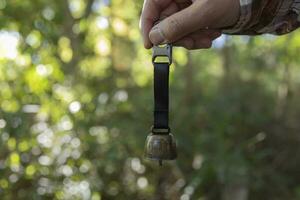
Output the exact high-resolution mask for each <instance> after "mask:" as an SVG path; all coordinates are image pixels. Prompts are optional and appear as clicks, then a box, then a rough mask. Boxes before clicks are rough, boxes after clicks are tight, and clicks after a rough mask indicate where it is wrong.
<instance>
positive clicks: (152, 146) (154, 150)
mask: <svg viewBox="0 0 300 200" xmlns="http://www.w3.org/2000/svg"><path fill="white" fill-rule="evenodd" d="M145 157H146V158H148V159H151V160H157V161H159V165H162V161H163V160H175V159H176V158H177V151H176V142H175V139H174V137H173V135H172V134H171V133H168V134H158V133H153V132H152V133H150V134H149V135H148V137H147V140H146V146H145Z"/></svg>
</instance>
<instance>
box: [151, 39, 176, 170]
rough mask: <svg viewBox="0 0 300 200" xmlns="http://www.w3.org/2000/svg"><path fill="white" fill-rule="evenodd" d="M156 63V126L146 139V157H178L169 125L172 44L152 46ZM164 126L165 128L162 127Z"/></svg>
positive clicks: (162, 158)
mask: <svg viewBox="0 0 300 200" xmlns="http://www.w3.org/2000/svg"><path fill="white" fill-rule="evenodd" d="M152 50H153V52H152V63H153V65H154V101H155V104H154V126H153V127H152V129H151V133H150V134H149V135H148V137H147V139H146V145H145V157H146V158H147V159H150V160H156V161H158V162H159V165H162V161H163V160H174V159H176V158H177V150H176V141H175V138H174V136H173V135H172V134H171V132H170V128H169V125H168V122H169V121H168V120H169V119H168V115H169V67H170V65H171V64H172V45H169V44H167V45H161V46H154V47H153V48H152ZM161 127H163V128H161Z"/></svg>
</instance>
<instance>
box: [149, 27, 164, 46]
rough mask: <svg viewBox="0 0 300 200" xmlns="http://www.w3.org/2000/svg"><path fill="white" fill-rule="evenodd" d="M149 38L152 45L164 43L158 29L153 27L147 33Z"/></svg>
mask: <svg viewBox="0 0 300 200" xmlns="http://www.w3.org/2000/svg"><path fill="white" fill-rule="evenodd" d="M149 38H150V40H151V42H152V43H153V44H154V45H159V44H162V43H165V42H166V41H165V39H164V37H163V34H162V33H161V31H160V29H159V28H158V27H153V29H152V30H151V31H150V33H149Z"/></svg>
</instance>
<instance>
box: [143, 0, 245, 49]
mask: <svg viewBox="0 0 300 200" xmlns="http://www.w3.org/2000/svg"><path fill="white" fill-rule="evenodd" d="M239 14H240V3H239V0H193V1H190V0H145V2H144V7H143V11H142V15H141V21H140V27H141V31H142V35H143V40H144V46H145V48H147V49H149V48H151V47H152V45H159V44H166V43H172V44H174V45H175V46H182V47H185V48H187V49H201V48H209V47H210V46H211V44H212V41H213V40H214V39H216V38H217V37H219V36H220V35H221V33H220V30H219V29H221V28H224V27H228V26H232V25H234V24H235V23H236V22H237V20H238V18H239ZM157 21H160V22H159V23H158V24H156V25H155V22H157Z"/></svg>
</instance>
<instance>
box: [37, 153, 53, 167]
mask: <svg viewBox="0 0 300 200" xmlns="http://www.w3.org/2000/svg"><path fill="white" fill-rule="evenodd" d="M38 160H39V163H40V164H41V165H45V166H48V165H51V163H52V161H51V159H50V157H49V156H45V155H43V156H40V157H39V159H38Z"/></svg>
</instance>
